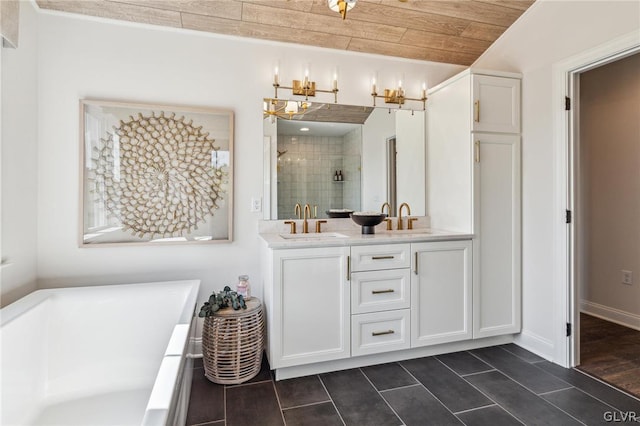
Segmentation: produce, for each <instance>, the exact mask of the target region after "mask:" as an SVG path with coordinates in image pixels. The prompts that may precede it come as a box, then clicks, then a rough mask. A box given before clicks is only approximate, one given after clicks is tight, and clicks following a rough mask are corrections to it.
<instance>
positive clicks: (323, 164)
mask: <svg viewBox="0 0 640 426" xmlns="http://www.w3.org/2000/svg"><path fill="white" fill-rule="evenodd" d="M361 140H362V130H361V129H359V128H358V129H355V130H353V131H351V132H350V133H348V134H346V135H344V136H342V137H327V136H289V135H278V151H279V152H285V151H286V152H285V153H284V154H282V155H280V157H279V158H278V170H277V172H278V219H290V218H293V217H294V206H295V204H296V203H300V205H302V206H304V205H305V204H309V205H310V206H311V208H312V210H313V206H318V209H317V210H318V217H321V218H324V217H327V215H326V213H325V212H326V210H329V209H351V210H359V209H360V161H361V145H362V143H361ZM337 171H342V176H343V180H342V182H336V181H335V180H334V178H333V177H334V175H335V173H336V172H337ZM312 213H313V211H312Z"/></svg>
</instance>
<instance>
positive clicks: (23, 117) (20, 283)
mask: <svg viewBox="0 0 640 426" xmlns="http://www.w3.org/2000/svg"><path fill="white" fill-rule="evenodd" d="M21 6H22V7H20V46H19V48H18V49H10V48H1V49H0V50H1V55H2V59H1V61H2V83H1V84H2V85H1V86H0V87H1V92H2V96H1V97H2V119H1V120H2V121H1V123H2V126H1V127H2V136H1V137H2V157H1V158H2V169H1V170H2V181H1V182H2V184H1V186H2V188H1V193H0V194H1V197H2V204H1V205H2V215H1V218H2V225H1V228H0V229H1V230H2V233H1V241H0V244H1V245H2V251H1V253H2V259H3V261H5V262H8V263H10V264H9V265H8V266H4V267H2V269H1V270H0V287H1V295H2V300H1V301H0V306H5V305H7V304H9V303H11V302H13V301H15V300H16V299H19V298H20V297H22V296H24V295H26V294H28V293H30V292H32V291H33V290H35V289H36V276H37V261H36V259H37V258H36V253H37V251H36V243H37V241H36V235H37V231H36V230H37V226H36V225H37V176H38V168H37V166H38V164H37V142H38V139H37V138H38V131H37V129H38V127H37V118H38V115H37V114H38V99H37V74H36V72H37V54H38V46H37V35H38V30H37V15H36V12H35V10H34V8H33V6H32V5H31V3H27V2H23V3H22V5H21Z"/></svg>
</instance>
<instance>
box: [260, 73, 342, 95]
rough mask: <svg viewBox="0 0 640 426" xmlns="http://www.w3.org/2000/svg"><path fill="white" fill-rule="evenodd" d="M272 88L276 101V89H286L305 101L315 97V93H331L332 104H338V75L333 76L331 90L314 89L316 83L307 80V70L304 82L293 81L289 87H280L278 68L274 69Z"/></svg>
mask: <svg viewBox="0 0 640 426" xmlns="http://www.w3.org/2000/svg"><path fill="white" fill-rule="evenodd" d="M273 88H274V89H275V96H274V98H275V99H276V100H277V99H278V89H288V90H291V92H292V93H293V94H294V95H299V96H304V99H305V101H308V100H309V97H310V96H315V95H316V92H321V93H333V102H334V103H336V104H337V103H338V73H337V72H335V73H334V74H333V85H332V89H331V90H322V89H318V88H316V82H315V81H310V80H309V69H306V70H305V72H304V80H302V81H300V80H293V82H292V83H291V86H281V85H280V77H279V75H278V68H277V67H276V69H275V73H274V75H273Z"/></svg>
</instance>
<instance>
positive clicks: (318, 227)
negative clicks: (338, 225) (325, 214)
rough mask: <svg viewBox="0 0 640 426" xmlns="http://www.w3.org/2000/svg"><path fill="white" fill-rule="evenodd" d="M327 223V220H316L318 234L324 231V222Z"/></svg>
mask: <svg viewBox="0 0 640 426" xmlns="http://www.w3.org/2000/svg"><path fill="white" fill-rule="evenodd" d="M323 223H327V221H326V220H318V221H316V234H320V233H321V232H322V224H323Z"/></svg>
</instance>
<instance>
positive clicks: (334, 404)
mask: <svg viewBox="0 0 640 426" xmlns="http://www.w3.org/2000/svg"><path fill="white" fill-rule="evenodd" d="M316 377H317V378H318V380H320V384H321V385H322V388H323V389H324V391H325V392H326V393H327V396H328V397H329V401H331V405H333V409H334V410H336V413H338V417H340V421H341V422H342V424H343V426H347V423H346V422H345V421H344V419H343V418H342V414H340V410H338V407H337V406H336V403H335V401H334V400H333V398H332V397H331V394H330V393H329V389H327V387H326V386H325V384H324V382H323V381H322V377H320V375H319V374H316Z"/></svg>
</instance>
